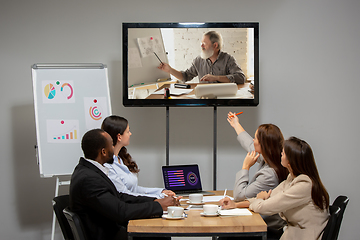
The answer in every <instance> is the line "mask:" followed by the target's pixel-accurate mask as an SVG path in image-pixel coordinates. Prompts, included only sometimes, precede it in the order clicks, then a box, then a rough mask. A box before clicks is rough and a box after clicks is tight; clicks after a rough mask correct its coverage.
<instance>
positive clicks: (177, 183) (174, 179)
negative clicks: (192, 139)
mask: <svg viewBox="0 0 360 240" xmlns="http://www.w3.org/2000/svg"><path fill="white" fill-rule="evenodd" d="M162 173H163V179H164V186H165V188H166V189H168V190H171V191H173V192H175V193H176V195H182V196H188V195H189V194H191V193H201V194H203V195H215V193H212V192H207V191H203V190H202V187H201V179H200V172H199V166H198V165H197V164H191V165H176V166H175V165H174V166H162Z"/></svg>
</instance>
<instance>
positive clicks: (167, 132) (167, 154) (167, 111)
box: [166, 106, 170, 166]
mask: <svg viewBox="0 0 360 240" xmlns="http://www.w3.org/2000/svg"><path fill="white" fill-rule="evenodd" d="M169 138H170V134H169V106H166V166H169V163H170V160H169V158H170V150H169V144H170V140H169Z"/></svg>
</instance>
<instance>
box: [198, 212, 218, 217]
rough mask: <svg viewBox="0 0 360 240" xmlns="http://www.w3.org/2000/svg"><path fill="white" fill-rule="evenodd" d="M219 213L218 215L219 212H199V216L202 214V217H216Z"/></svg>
mask: <svg viewBox="0 0 360 240" xmlns="http://www.w3.org/2000/svg"><path fill="white" fill-rule="evenodd" d="M219 215H220V214H219V213H215V214H206V213H204V212H202V213H200V216H203V217H217V216H219Z"/></svg>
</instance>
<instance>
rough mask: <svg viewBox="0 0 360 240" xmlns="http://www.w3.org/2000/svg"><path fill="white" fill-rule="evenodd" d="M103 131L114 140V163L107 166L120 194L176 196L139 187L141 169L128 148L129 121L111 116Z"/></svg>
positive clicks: (158, 189)
mask: <svg viewBox="0 0 360 240" xmlns="http://www.w3.org/2000/svg"><path fill="white" fill-rule="evenodd" d="M101 129H103V130H105V131H106V132H107V133H109V135H110V136H111V138H112V139H113V145H114V163H113V164H105V166H106V167H107V168H109V178H110V179H111V181H112V182H113V183H114V185H115V187H116V189H117V190H118V192H123V193H127V194H131V195H135V196H137V195H142V196H148V197H155V198H163V197H164V196H165V195H168V196H175V193H174V192H173V191H170V190H166V189H163V188H149V187H141V186H139V185H138V177H137V174H138V173H139V171H140V170H139V168H138V165H137V164H136V162H135V161H134V160H133V159H132V157H131V155H130V154H129V153H128V152H127V149H126V146H128V145H129V143H130V136H131V132H130V127H129V123H128V121H127V120H126V119H125V118H123V117H120V116H115V115H112V116H109V117H107V118H105V119H104V121H103V123H102V125H101Z"/></svg>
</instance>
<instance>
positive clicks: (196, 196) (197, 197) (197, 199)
mask: <svg viewBox="0 0 360 240" xmlns="http://www.w3.org/2000/svg"><path fill="white" fill-rule="evenodd" d="M202 200H203V195H202V194H200V193H193V194H190V195H189V201H190V203H202Z"/></svg>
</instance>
